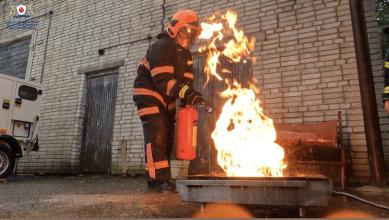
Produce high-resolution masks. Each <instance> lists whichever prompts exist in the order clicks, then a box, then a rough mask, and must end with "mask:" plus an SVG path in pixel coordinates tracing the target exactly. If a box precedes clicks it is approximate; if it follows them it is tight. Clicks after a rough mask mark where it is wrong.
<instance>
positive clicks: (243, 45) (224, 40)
mask: <svg viewBox="0 0 389 220" xmlns="http://www.w3.org/2000/svg"><path fill="white" fill-rule="evenodd" d="M208 20H209V22H211V23H207V22H203V23H201V28H202V29H203V31H202V33H201V35H200V36H199V39H206V40H209V41H210V42H209V44H208V45H207V47H206V48H207V49H208V54H207V61H206V66H205V69H204V72H205V73H206V74H207V81H206V83H205V84H207V83H208V82H209V79H210V76H211V75H213V76H215V77H216V78H217V79H218V80H223V77H222V76H221V74H220V73H219V72H220V70H219V69H220V68H219V67H220V61H219V58H220V55H224V56H225V57H227V58H230V59H231V61H233V62H240V61H242V58H245V59H247V58H250V55H251V51H253V49H254V44H255V38H251V39H250V40H249V39H248V37H247V36H246V35H245V34H244V32H243V31H242V30H239V29H238V28H237V27H236V22H237V14H236V13H235V12H233V11H230V10H228V11H227V12H226V14H225V15H222V16H216V15H213V16H212V17H211V18H209V19H208ZM215 20H216V21H215ZM204 50H205V48H204V47H201V48H200V49H199V52H203V51H204Z"/></svg>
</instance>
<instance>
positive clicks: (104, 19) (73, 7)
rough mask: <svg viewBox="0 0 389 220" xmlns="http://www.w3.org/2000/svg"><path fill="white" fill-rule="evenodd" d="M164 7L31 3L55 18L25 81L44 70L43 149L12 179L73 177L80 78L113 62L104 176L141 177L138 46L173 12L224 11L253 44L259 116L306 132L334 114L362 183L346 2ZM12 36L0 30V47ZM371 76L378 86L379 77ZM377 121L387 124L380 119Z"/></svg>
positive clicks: (363, 162)
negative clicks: (108, 172) (113, 97)
mask: <svg viewBox="0 0 389 220" xmlns="http://www.w3.org/2000/svg"><path fill="white" fill-rule="evenodd" d="M162 4H163V1H162V0H147V1H129V2H128V3H127V2H126V3H125V2H123V1H119V0H112V1H96V2H95V3H93V4H91V3H88V2H87V1H77V0H68V1H58V0H53V1H38V0H36V1H34V7H35V11H34V12H35V13H36V14H41V13H45V12H47V11H48V10H53V11H54V15H53V16H52V23H51V28H50V34H49V38H48V41H46V36H47V35H46V34H47V29H48V24H49V18H48V17H43V18H41V19H40V21H39V22H40V23H39V27H38V30H37V31H38V34H37V41H36V45H35V48H34V60H33V65H32V77H34V78H36V80H38V81H39V80H40V77H41V71H42V65H43V64H44V72H43V79H42V81H43V87H44V95H43V103H42V105H43V106H42V111H41V128H40V131H39V132H40V141H41V146H42V147H41V150H40V151H39V152H34V153H32V156H31V158H29V159H22V160H21V161H20V162H19V164H18V171H19V172H51V173H58V172H77V169H78V165H79V154H80V145H81V134H82V121H83V118H84V109H85V106H84V103H85V101H84V100H85V74H84V73H85V72H88V71H92V70H96V69H99V67H102V66H107V65H108V66H109V65H112V64H113V63H115V62H117V61H123V65H121V66H119V85H118V96H117V104H116V108H117V109H116V112H115V126H114V141H113V149H112V165H113V166H112V172H113V173H121V172H132V171H138V170H142V169H143V163H144V162H143V146H142V145H143V137H142V128H141V124H140V121H139V119H138V116H137V113H136V111H135V108H134V105H133V103H132V94H131V90H132V88H131V87H132V84H133V80H134V78H135V72H136V67H137V64H138V61H139V60H140V58H141V57H142V56H144V53H145V51H146V49H147V47H148V44H149V42H148V41H147V40H142V39H144V38H145V37H146V36H147V35H149V34H150V35H152V36H155V35H156V34H157V33H158V32H159V31H160V30H161V20H163V21H164V22H166V21H167V18H168V17H169V16H171V15H172V14H173V13H174V12H175V11H176V10H178V9H183V8H189V9H193V10H195V11H197V12H199V14H200V15H201V16H202V17H204V16H209V15H211V14H212V13H213V12H214V11H221V12H224V11H225V10H226V9H227V8H232V9H234V10H235V11H237V12H238V22H239V26H240V27H242V28H243V29H244V30H245V31H246V33H247V34H248V35H250V36H251V35H254V36H256V37H257V43H256V48H255V56H256V57H257V62H256V64H255V65H254V67H253V70H254V74H255V75H256V77H257V79H258V86H259V87H260V88H261V89H262V93H261V96H262V97H261V98H262V100H263V102H264V108H265V111H266V113H267V114H268V115H269V116H270V117H272V118H274V119H275V120H276V121H283V122H293V123H295V122H296V123H309V122H320V121H323V120H329V119H334V118H336V117H337V112H338V111H339V110H341V111H342V116H343V125H344V133H345V142H346V146H347V152H348V158H349V162H351V171H350V176H352V178H351V181H352V182H355V181H359V182H367V181H368V179H369V167H368V161H367V151H366V141H365V136H364V127H363V117H362V110H361V100H360V93H359V82H358V74H357V69H356V63H355V62H356V61H355V52H354V42H353V34H352V30H351V18H350V8H349V1H348V0H312V1H305V0H277V1H275V0H260V1H259V0H238V1H227V0H218V1H216V0H215V1H214V0H193V1H188V0H177V1H166V4H165V8H166V10H165V12H164V11H163V10H162V8H161V6H162ZM5 10H6V4H5V2H1V3H0V12H1V13H0V24H1V25H2V26H1V27H3V26H4V22H3V21H6V20H7V16H6V15H5V13H2V12H3V11H5ZM370 30H372V29H370ZM12 34H13V35H15V33H13V31H10V30H2V29H1V31H0V38H1V39H0V40H2V39H3V38H7V37H9V36H11V35H12ZM128 42H133V43H130V44H127V43H128ZM46 43H47V54H46V60H45V62H43V54H44V49H45V45H46ZM119 44H121V46H115V45H119ZM106 47H111V48H110V49H107V50H106V51H105V55H104V56H99V55H98V53H97V51H98V49H101V48H106ZM377 62H378V61H377ZM381 64H382V63H381ZM378 65H379V64H377V67H375V68H377V69H378ZM376 74H377V77H378V78H377V79H378V81H377V82H378V84H377V86H379V85H380V84H379V83H382V79H381V81H380V80H379V75H380V74H382V73H379V72H376ZM381 78H382V77H381ZM381 88H382V87H381ZM377 89H378V90H380V88H378V87H377ZM380 115H382V116H383V114H382V113H381V114H380ZM381 122H383V123H386V122H385V121H384V119H383V117H382V119H381ZM383 127H385V125H383ZM385 140H386V139H384V141H385Z"/></svg>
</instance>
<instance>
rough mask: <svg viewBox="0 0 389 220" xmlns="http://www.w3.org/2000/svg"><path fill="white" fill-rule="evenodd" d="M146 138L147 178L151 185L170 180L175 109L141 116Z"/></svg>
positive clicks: (161, 110)
mask: <svg viewBox="0 0 389 220" xmlns="http://www.w3.org/2000/svg"><path fill="white" fill-rule="evenodd" d="M141 121H142V125H143V135H144V140H145V146H144V147H145V162H146V178H147V180H148V182H149V185H154V184H160V183H163V182H166V181H168V180H170V177H171V176H170V154H171V151H172V147H173V144H174V123H175V111H174V110H173V111H168V110H167V109H160V112H159V113H158V114H151V115H147V116H144V117H141Z"/></svg>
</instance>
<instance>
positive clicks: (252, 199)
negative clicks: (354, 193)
mask: <svg viewBox="0 0 389 220" xmlns="http://www.w3.org/2000/svg"><path fill="white" fill-rule="evenodd" d="M176 184H177V189H178V191H179V194H180V197H181V200H182V201H185V202H200V203H208V202H213V203H237V204H255V205H265V206H295V207H312V206H327V205H328V203H329V200H330V198H331V193H332V188H333V186H332V181H330V180H329V179H328V178H326V177H323V176H322V177H314V178H310V177H291V178H288V177H281V178H278V177H265V178H251V179H250V178H246V179H242V178H236V179H234V178H226V179H223V178H215V179H212V178H208V179H207V178H205V179H188V178H186V179H178V180H177V182H176Z"/></svg>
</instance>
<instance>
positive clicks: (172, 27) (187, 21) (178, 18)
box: [167, 10, 201, 38]
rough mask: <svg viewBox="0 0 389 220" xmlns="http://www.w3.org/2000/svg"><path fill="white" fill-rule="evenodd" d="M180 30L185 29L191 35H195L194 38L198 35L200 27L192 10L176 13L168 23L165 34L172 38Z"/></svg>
mask: <svg viewBox="0 0 389 220" xmlns="http://www.w3.org/2000/svg"><path fill="white" fill-rule="evenodd" d="M182 28H186V29H187V30H188V31H189V32H191V33H192V34H193V35H196V37H198V35H200V33H201V27H200V22H199V18H198V16H197V14H196V12H194V11H192V10H180V11H177V12H176V13H175V14H174V15H173V17H172V19H171V20H170V22H169V26H168V28H167V32H168V34H169V35H170V36H171V37H172V38H174V37H176V35H177V33H178V32H179V31H180V30H181V29H182Z"/></svg>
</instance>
